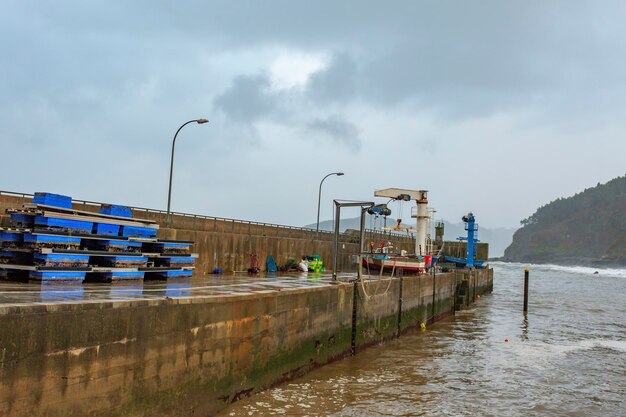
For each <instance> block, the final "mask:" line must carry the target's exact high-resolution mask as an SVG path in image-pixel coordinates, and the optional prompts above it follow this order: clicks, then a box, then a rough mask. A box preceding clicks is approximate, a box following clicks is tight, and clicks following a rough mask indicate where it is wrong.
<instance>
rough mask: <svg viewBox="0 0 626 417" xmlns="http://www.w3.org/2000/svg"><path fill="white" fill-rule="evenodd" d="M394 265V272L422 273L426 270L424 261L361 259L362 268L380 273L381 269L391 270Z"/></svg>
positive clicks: (399, 258)
mask: <svg viewBox="0 0 626 417" xmlns="http://www.w3.org/2000/svg"><path fill="white" fill-rule="evenodd" d="M394 265H395V268H396V270H398V269H402V270H403V271H406V272H417V273H423V272H424V271H425V270H426V264H425V262H424V261H420V260H417V259H411V258H401V257H398V258H393V257H390V258H363V267H364V268H368V267H369V269H373V270H376V271H380V270H381V268H382V269H383V270H384V271H391V270H393V268H394Z"/></svg>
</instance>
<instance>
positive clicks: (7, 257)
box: [0, 193, 197, 282]
mask: <svg viewBox="0 0 626 417" xmlns="http://www.w3.org/2000/svg"><path fill="white" fill-rule="evenodd" d="M7 213H9V214H10V216H11V227H9V228H0V277H4V278H7V279H13V280H36V281H84V280H87V281H93V282H98V281H101V282H108V281H115V280H128V279H144V278H145V279H168V278H175V277H188V276H191V274H192V272H193V269H194V262H195V259H196V258H197V255H196V254H194V253H191V252H190V247H191V245H192V244H193V242H189V241H174V240H163V239H158V238H157V237H156V235H157V230H158V228H159V225H158V224H157V223H156V222H154V221H152V220H145V219H134V218H132V213H131V210H130V209H129V208H128V207H124V206H116V205H104V204H103V205H102V206H101V207H100V212H99V213H93V212H89V211H81V210H74V209H73V208H72V199H71V197H67V196H62V195H57V194H50V193H35V198H34V200H33V203H32V204H24V205H23V206H22V208H21V209H10V210H7Z"/></svg>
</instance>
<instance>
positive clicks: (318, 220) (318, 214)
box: [315, 172, 344, 237]
mask: <svg viewBox="0 0 626 417" xmlns="http://www.w3.org/2000/svg"><path fill="white" fill-rule="evenodd" d="M331 175H336V176H338V177H341V176H342V175H344V174H343V172H331V173H330V174H328V175H326V176H325V177H324V178H322V181H321V182H320V192H319V195H318V197H317V228H316V229H315V232H316V233H317V235H318V237H319V232H320V202H321V201H322V184H323V183H324V180H325V179H326V178H328V177H330V176H331Z"/></svg>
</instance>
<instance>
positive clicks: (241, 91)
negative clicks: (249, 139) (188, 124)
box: [214, 74, 280, 124]
mask: <svg viewBox="0 0 626 417" xmlns="http://www.w3.org/2000/svg"><path fill="white" fill-rule="evenodd" d="M279 101H280V97H278V96H276V95H274V94H272V92H271V91H270V80H269V79H268V77H267V75H265V74H256V75H240V76H237V77H236V78H235V79H234V80H233V83H232V85H231V86H230V87H228V88H227V89H226V91H224V92H223V93H221V94H220V95H218V96H217V97H216V98H215V101H214V106H215V108H216V109H218V110H221V111H223V112H224V113H225V114H226V116H227V117H229V118H230V119H232V120H235V121H237V122H240V123H244V124H248V123H253V122H255V121H256V120H258V119H259V118H261V117H263V116H267V115H268V114H271V113H272V111H274V110H275V109H276V107H277V105H278V103H279Z"/></svg>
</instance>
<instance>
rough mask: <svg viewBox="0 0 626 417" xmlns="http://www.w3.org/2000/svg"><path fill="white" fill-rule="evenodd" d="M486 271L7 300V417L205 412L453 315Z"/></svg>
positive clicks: (0, 370) (3, 393) (1, 406)
mask: <svg viewBox="0 0 626 417" xmlns="http://www.w3.org/2000/svg"><path fill="white" fill-rule="evenodd" d="M464 279H465V282H468V286H469V287H470V288H473V291H474V292H473V298H472V301H473V300H474V299H475V295H481V294H484V293H485V292H488V291H490V289H491V286H492V282H493V281H492V280H493V275H492V271H490V270H481V271H474V272H472V273H469V272H467V273H462V272H460V273H455V272H451V273H444V274H437V275H436V276H432V275H423V276H404V277H401V278H394V279H392V280H389V279H383V280H380V281H372V282H368V281H365V282H364V283H363V285H361V284H360V283H337V284H329V285H326V286H322V287H316V288H306V289H284V290H280V291H273V292H268V293H256V294H249V295H229V296H212V297H197V298H180V299H159V300H136V301H118V302H93V303H76V304H54V305H31V306H20V307H11V306H0V355H1V356H0V364H1V366H0V415H3V416H4V415H6V416H15V417H27V416H28V417H37V416H47V417H54V416H59V417H60V416H64V417H71V416H81V417H82V416H88V415H93V416H192V415H193V416H208V415H214V414H215V413H216V412H218V411H219V410H220V409H223V408H224V407H225V406H226V405H227V404H228V403H230V402H232V401H236V400H237V399H239V398H241V397H243V396H247V395H251V394H253V393H254V392H256V391H258V390H261V389H264V388H267V387H270V386H272V385H275V384H277V383H280V382H281V381H284V380H288V379H290V378H293V377H296V376H299V375H302V374H304V373H306V372H307V371H309V370H311V369H312V368H314V367H316V366H320V365H323V364H325V363H328V362H329V361H331V360H334V359H337V358H341V357H343V356H346V355H349V354H351V351H352V349H353V348H354V349H356V351H357V353H358V351H359V350H360V349H363V348H365V347H366V346H368V345H371V344H376V343H380V342H382V341H384V340H386V339H390V338H394V337H397V336H398V335H400V334H401V333H402V332H404V331H407V330H408V329H411V328H416V327H419V325H420V323H431V322H433V321H436V320H439V319H441V318H443V317H445V316H448V315H451V314H453V313H454V300H455V291H456V286H457V285H458V284H459V282H463V280H464Z"/></svg>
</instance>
